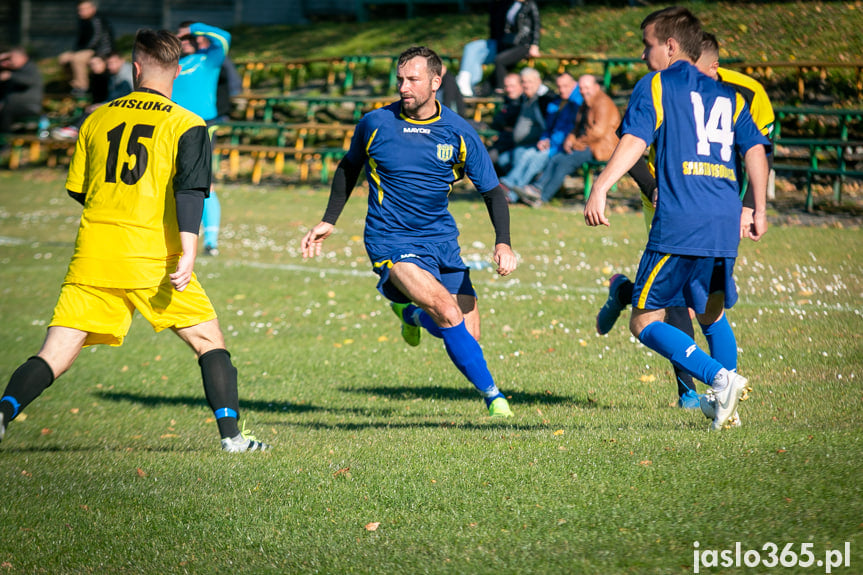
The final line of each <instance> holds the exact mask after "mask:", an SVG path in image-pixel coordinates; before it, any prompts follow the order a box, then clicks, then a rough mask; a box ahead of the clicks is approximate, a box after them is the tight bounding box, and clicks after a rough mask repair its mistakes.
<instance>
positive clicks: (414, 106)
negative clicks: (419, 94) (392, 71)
mask: <svg viewBox="0 0 863 575" xmlns="http://www.w3.org/2000/svg"><path fill="white" fill-rule="evenodd" d="M412 98H413V99H412V100H411V101H410V102H406V101H405V99H404V97H402V112H404V114H405V115H406V116H415V115H416V114H417V112H419V110H420V109H421V108H422V107H423V106H425V105H426V103H427V102H428V101H429V100H431V97H428V98H426V99H425V100H423V101H419V100H417V98H416V96H412Z"/></svg>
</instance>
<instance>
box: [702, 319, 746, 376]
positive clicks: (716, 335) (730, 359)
mask: <svg viewBox="0 0 863 575" xmlns="http://www.w3.org/2000/svg"><path fill="white" fill-rule="evenodd" d="M700 325H701V331H702V333H704V337H705V338H706V339H707V345H709V346H710V355H711V357H713V359H715V360H716V361H718V362H719V363H721V364H722V367H724V368H725V369H727V370H728V371H736V370H737V339H736V338H735V337H734V331H733V330H732V329H731V324H730V323H728V316H726V315H725V314H722V317H721V318H719V320H717V321H715V322H714V323H712V324H710V325H704V324H700Z"/></svg>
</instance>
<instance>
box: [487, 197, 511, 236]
mask: <svg viewBox="0 0 863 575" xmlns="http://www.w3.org/2000/svg"><path fill="white" fill-rule="evenodd" d="M482 199H483V200H485V207H486V208H487V209H488V215H489V217H490V218H491V225H493V226H494V243H495V245H497V244H506V245H508V246H509V245H511V244H510V237H509V203H508V202H507V199H506V192H504V191H503V188H501V187H500V185H499V184H498V186H497V187H495V188H494V189H492V190H489V191H487V192H484V193H483V194H482Z"/></svg>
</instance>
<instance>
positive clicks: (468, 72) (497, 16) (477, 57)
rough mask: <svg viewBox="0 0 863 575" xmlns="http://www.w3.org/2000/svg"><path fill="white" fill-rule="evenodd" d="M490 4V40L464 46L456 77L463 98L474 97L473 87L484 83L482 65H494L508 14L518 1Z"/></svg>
mask: <svg viewBox="0 0 863 575" xmlns="http://www.w3.org/2000/svg"><path fill="white" fill-rule="evenodd" d="M488 4H489V6H488V28H489V35H488V38H481V39H479V40H473V41H471V42H468V43H467V44H465V45H464V48H463V49H462V52H461V60H459V69H458V74H457V75H456V77H455V79H456V83H457V84H458V88H459V90H460V91H461V94H462V96H465V97H468V98H469V97H471V96H473V95H474V93H473V87H474V86H476V85H477V84H479V83H480V82H481V81H482V65H483V64H494V59H495V58H496V57H497V49H498V47H499V46H500V44H501V41H502V40H503V30H504V28H505V27H506V14H507V12H508V11H509V9H510V7H511V6H513V5H515V4H518V1H517V0H516V1H513V0H491V1H490V2H489V3H488Z"/></svg>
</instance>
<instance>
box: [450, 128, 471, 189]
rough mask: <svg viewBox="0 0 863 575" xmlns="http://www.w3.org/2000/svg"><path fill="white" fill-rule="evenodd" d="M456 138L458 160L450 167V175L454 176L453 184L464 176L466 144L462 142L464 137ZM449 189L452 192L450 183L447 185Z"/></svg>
mask: <svg viewBox="0 0 863 575" xmlns="http://www.w3.org/2000/svg"><path fill="white" fill-rule="evenodd" d="M458 140H459V144H458V162H456V163H455V164H454V165H453V167H452V175H453V177H454V178H455V181H453V184H454V183H455V182H457V181H459V180H460V179H462V178H463V177H464V164H465V160H466V159H467V146H466V145H465V143H464V138H463V137H461V136H459V138H458ZM449 191H450V192H452V184H450V185H449Z"/></svg>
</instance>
